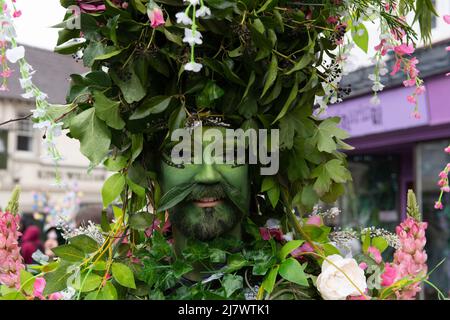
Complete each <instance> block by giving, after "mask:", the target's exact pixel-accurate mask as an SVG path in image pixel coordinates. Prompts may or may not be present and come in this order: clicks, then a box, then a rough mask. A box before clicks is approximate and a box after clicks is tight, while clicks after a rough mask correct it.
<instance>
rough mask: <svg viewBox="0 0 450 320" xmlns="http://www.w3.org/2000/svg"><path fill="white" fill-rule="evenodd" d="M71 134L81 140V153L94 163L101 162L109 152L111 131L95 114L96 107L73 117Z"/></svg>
mask: <svg viewBox="0 0 450 320" xmlns="http://www.w3.org/2000/svg"><path fill="white" fill-rule="evenodd" d="M70 134H71V135H72V137H74V138H75V139H78V140H79V141H80V144H81V147H80V150H81V153H82V154H83V155H85V156H86V157H87V158H88V159H89V160H90V161H91V162H92V163H93V164H94V165H97V164H99V163H100V162H101V161H102V160H103V158H104V157H105V155H106V154H107V153H108V150H109V146H110V144H111V131H110V130H109V128H108V127H107V126H106V124H105V123H104V122H103V121H102V120H100V119H99V118H98V117H97V116H96V115H95V108H89V109H87V110H85V111H83V112H81V113H80V114H78V115H77V116H75V117H74V118H72V120H71V121H70Z"/></svg>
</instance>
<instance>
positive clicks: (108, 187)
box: [102, 173, 125, 208]
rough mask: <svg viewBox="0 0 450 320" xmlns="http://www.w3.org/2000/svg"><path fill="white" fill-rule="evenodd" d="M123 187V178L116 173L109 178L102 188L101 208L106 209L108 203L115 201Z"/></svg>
mask: <svg viewBox="0 0 450 320" xmlns="http://www.w3.org/2000/svg"><path fill="white" fill-rule="evenodd" d="M124 187H125V177H124V176H123V175H122V174H120V173H116V174H114V175H112V176H111V177H109V178H108V179H107V180H106V181H105V183H104V184H103V188H102V199H103V207H104V208H106V207H107V206H108V205H109V204H110V203H112V202H113V201H114V200H116V199H117V197H118V196H119V195H120V193H121V192H122V190H123V188H124Z"/></svg>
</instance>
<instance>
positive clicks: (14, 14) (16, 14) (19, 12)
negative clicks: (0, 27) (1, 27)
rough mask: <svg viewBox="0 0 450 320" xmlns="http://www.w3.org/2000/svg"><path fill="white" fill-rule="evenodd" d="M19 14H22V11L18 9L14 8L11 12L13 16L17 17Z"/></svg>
mask: <svg viewBox="0 0 450 320" xmlns="http://www.w3.org/2000/svg"><path fill="white" fill-rule="evenodd" d="M21 15H22V11H20V10H16V11H14V13H13V17H14V18H19V17H20V16H21Z"/></svg>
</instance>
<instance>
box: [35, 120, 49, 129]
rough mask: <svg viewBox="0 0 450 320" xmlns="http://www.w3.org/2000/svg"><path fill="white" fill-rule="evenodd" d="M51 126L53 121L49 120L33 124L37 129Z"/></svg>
mask: <svg viewBox="0 0 450 320" xmlns="http://www.w3.org/2000/svg"><path fill="white" fill-rule="evenodd" d="M51 126H52V123H51V122H50V121H48V120H46V121H42V122H38V123H35V124H33V128H35V129H48V128H50V127H51Z"/></svg>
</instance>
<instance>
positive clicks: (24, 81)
mask: <svg viewBox="0 0 450 320" xmlns="http://www.w3.org/2000/svg"><path fill="white" fill-rule="evenodd" d="M19 82H20V86H21V87H22V89H26V88H28V87H31V86H32V85H33V82H31V77H28V78H22V79H19Z"/></svg>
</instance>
